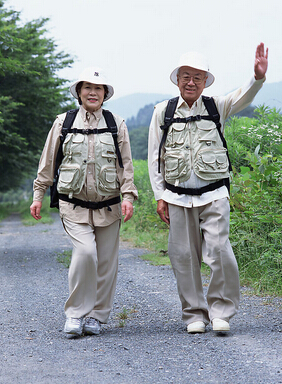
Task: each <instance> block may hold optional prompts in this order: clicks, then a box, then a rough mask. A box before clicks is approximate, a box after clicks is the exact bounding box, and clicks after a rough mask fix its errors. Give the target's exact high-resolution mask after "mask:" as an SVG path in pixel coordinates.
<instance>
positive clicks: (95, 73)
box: [70, 67, 114, 101]
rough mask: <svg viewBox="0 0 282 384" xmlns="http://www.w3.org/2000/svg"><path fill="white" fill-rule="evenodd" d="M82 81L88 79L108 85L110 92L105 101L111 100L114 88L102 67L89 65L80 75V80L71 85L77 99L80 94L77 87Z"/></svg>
mask: <svg viewBox="0 0 282 384" xmlns="http://www.w3.org/2000/svg"><path fill="white" fill-rule="evenodd" d="M81 81H87V82H88V83H92V84H101V85H106V86H107V88H108V94H107V96H106V97H105V99H104V101H106V100H109V99H110V98H111V97H112V96H113V94H114V88H113V87H112V86H111V85H110V84H108V81H107V79H106V76H105V74H104V72H103V70H102V69H101V68H97V67H89V68H86V69H84V71H83V72H82V73H81V74H80V75H79V78H78V80H77V81H75V82H74V83H73V84H72V85H71V86H70V92H71V94H72V95H73V96H74V97H75V98H76V99H78V94H77V92H76V89H75V88H76V86H77V84H78V83H80V82H81Z"/></svg>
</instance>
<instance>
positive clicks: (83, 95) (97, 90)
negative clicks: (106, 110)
mask: <svg viewBox="0 0 282 384" xmlns="http://www.w3.org/2000/svg"><path fill="white" fill-rule="evenodd" d="M104 96H105V88H104V86H103V85H102V84H93V83H87V82H86V81H84V82H83V84H82V87H81V90H80V92H79V97H80V99H81V103H82V106H83V108H84V109H86V111H88V112H91V113H92V112H95V111H97V110H98V109H100V108H101V105H102V104H103V101H104Z"/></svg>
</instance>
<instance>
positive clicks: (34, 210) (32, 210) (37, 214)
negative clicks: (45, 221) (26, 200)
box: [30, 200, 42, 220]
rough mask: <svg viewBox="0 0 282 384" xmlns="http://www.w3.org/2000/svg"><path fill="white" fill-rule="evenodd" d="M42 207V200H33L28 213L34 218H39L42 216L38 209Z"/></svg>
mask: <svg viewBox="0 0 282 384" xmlns="http://www.w3.org/2000/svg"><path fill="white" fill-rule="evenodd" d="M41 208H42V202H41V201H36V200H35V201H34V202H33V203H32V204H31V206H30V214H31V216H32V217H34V218H35V220H40V219H41V217H42V216H40V211H41Z"/></svg>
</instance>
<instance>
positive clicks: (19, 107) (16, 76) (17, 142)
mask: <svg viewBox="0 0 282 384" xmlns="http://www.w3.org/2000/svg"><path fill="white" fill-rule="evenodd" d="M47 22H48V19H41V20H40V19H39V20H34V21H31V22H28V23H26V24H25V25H22V24H21V21H20V14H19V13H18V12H15V11H12V10H6V9H4V3H3V1H0V34H1V42H0V82H1V89H0V109H1V114H0V173H1V185H0V191H7V190H9V189H11V188H15V187H18V186H19V185H20V183H21V182H22V180H23V179H25V178H26V177H28V175H29V174H30V172H31V171H32V170H33V168H34V167H35V166H36V165H37V163H38V159H39V155H40V153H41V150H42V147H43V144H44V141H45V139H46V135H47V133H48V131H49V129H50V127H51V125H52V122H53V120H54V118H55V116H56V114H58V113H60V112H61V111H62V109H63V108H66V107H67V104H70V101H69V96H67V93H66V89H65V88H64V84H65V82H66V80H65V79H61V78H59V77H58V76H57V71H58V70H59V69H61V68H65V67H67V66H70V65H71V64H72V62H73V59H71V58H70V57H69V55H68V54H65V53H63V52H56V48H57V46H56V44H55V43H54V41H53V40H52V39H49V38H46V36H45V35H46V32H47V31H46V29H45V25H46V23H47Z"/></svg>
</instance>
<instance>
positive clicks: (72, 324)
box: [64, 317, 83, 338]
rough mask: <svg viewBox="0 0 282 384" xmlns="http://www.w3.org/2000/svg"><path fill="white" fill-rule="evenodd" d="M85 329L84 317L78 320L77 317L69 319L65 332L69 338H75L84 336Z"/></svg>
mask: <svg viewBox="0 0 282 384" xmlns="http://www.w3.org/2000/svg"><path fill="white" fill-rule="evenodd" d="M82 328H83V317H81V318H80V319H77V318H75V317H67V320H66V323H65V328H64V332H65V333H66V334H67V337H69V338H71V337H75V336H81V335H82Z"/></svg>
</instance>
